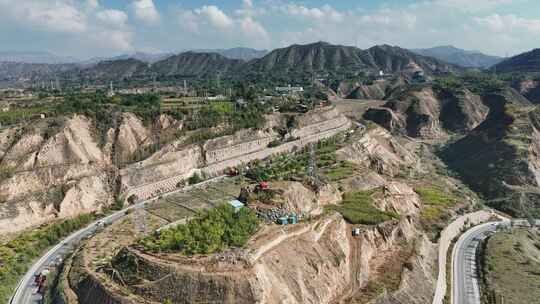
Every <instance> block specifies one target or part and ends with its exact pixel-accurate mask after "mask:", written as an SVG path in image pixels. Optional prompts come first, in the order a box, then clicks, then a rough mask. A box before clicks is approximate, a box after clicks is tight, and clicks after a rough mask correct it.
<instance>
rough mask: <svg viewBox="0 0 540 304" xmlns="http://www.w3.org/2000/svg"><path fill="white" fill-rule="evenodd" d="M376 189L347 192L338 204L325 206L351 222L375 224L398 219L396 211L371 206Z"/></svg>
mask: <svg viewBox="0 0 540 304" xmlns="http://www.w3.org/2000/svg"><path fill="white" fill-rule="evenodd" d="M377 191H379V190H378V189H376V190H370V191H356V192H349V193H346V194H345V195H344V196H343V201H342V202H341V204H340V205H331V206H328V207H326V208H327V209H328V210H334V211H337V212H339V213H341V215H343V217H344V218H345V220H347V221H348V222H349V223H351V224H363V225H377V224H380V223H382V222H385V221H389V220H393V219H398V218H399V215H398V214H397V213H395V212H388V211H381V210H379V209H377V208H375V206H373V195H374V194H375V193H376V192H377Z"/></svg>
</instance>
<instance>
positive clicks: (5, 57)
mask: <svg viewBox="0 0 540 304" xmlns="http://www.w3.org/2000/svg"><path fill="white" fill-rule="evenodd" d="M78 61H80V60H79V59H77V58H75V57H63V56H58V55H55V54H52V53H49V52H37V51H33V52H32V51H25V52H18V51H0V62H22V63H36V64H63V63H75V62H78Z"/></svg>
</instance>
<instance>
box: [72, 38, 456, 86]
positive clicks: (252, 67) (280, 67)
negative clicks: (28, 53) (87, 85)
mask: <svg viewBox="0 0 540 304" xmlns="http://www.w3.org/2000/svg"><path fill="white" fill-rule="evenodd" d="M381 70H382V71H383V72H385V73H392V74H393V73H401V74H404V75H408V76H412V75H413V74H414V73H416V72H418V71H420V72H423V73H424V74H425V75H426V76H435V75H439V74H444V73H452V72H460V71H461V70H462V69H461V68H460V67H458V66H455V65H452V64H449V63H446V62H443V61H440V60H438V59H435V58H431V57H425V56H421V55H417V54H415V53H413V52H410V51H408V50H406V49H402V48H400V47H396V46H389V45H380V46H374V47H372V48H370V49H367V50H362V49H359V48H356V47H353V46H343V45H332V44H329V43H326V42H316V43H311V44H305V45H298V44H295V45H291V46H289V47H285V48H281V49H276V50H273V51H272V52H270V53H268V54H267V55H265V56H264V57H262V58H258V59H252V60H250V61H245V60H241V59H231V58H227V57H226V56H224V55H221V54H219V53H217V52H208V53H201V52H193V51H189V52H184V53H180V54H178V55H172V56H168V57H166V58H164V59H161V60H158V61H156V62H154V63H149V62H145V61H142V60H138V59H135V58H131V57H128V58H123V57H122V58H121V59H115V60H106V61H101V62H99V63H97V64H90V65H74V66H73V68H72V69H71V70H70V71H68V72H65V73H64V75H63V76H65V77H67V78H69V79H77V78H78V77H84V78H85V79H103V80H113V79H119V78H131V77H135V76H137V77H150V76H168V77H170V76H190V77H208V76H212V77H214V76H215V75H217V74H220V75H223V76H225V77H230V78H241V77H251V79H259V78H260V77H263V78H264V77H274V76H278V77H281V76H284V75H285V76H287V77H289V76H291V75H303V76H304V77H305V76H306V75H312V74H313V73H314V72H321V73H322V74H325V73H326V72H336V73H353V74H356V73H358V72H367V73H371V74H377V73H379V71H381ZM62 71H64V70H62Z"/></svg>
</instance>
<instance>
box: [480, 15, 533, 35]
mask: <svg viewBox="0 0 540 304" xmlns="http://www.w3.org/2000/svg"><path fill="white" fill-rule="evenodd" d="M474 20H475V21H476V22H477V23H478V25H480V26H483V27H486V28H487V29H488V30H490V31H492V32H511V31H520V32H522V33H529V34H540V19H525V18H520V17H517V16H515V15H499V14H493V15H489V16H486V17H475V18H474Z"/></svg>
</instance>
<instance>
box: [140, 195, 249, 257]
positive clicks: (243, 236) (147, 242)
mask: <svg viewBox="0 0 540 304" xmlns="http://www.w3.org/2000/svg"><path fill="white" fill-rule="evenodd" d="M258 227H259V220H258V218H257V215H256V214H255V212H253V211H252V210H251V209H248V208H241V209H240V210H238V212H235V209H234V208H233V207H232V206H230V205H229V204H223V205H221V206H219V207H216V208H214V209H211V210H209V211H206V212H204V213H202V214H200V215H199V216H197V217H196V218H194V219H192V220H191V221H189V222H188V223H187V224H185V225H179V226H177V227H174V228H171V229H165V230H162V231H160V232H159V233H158V234H156V235H154V236H150V237H147V238H145V239H143V240H141V242H140V243H141V244H142V245H143V247H145V249H147V250H150V251H167V252H180V253H183V254H187V255H193V254H209V253H214V252H218V251H221V250H223V249H225V248H227V247H231V246H232V247H241V246H244V245H245V244H246V242H247V241H248V239H249V237H251V235H253V234H254V233H255V232H256V231H257V229H258Z"/></svg>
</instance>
